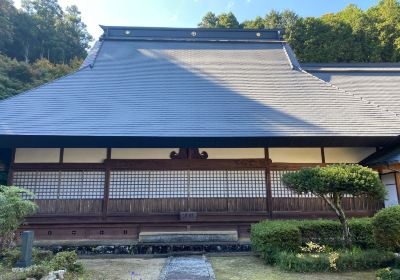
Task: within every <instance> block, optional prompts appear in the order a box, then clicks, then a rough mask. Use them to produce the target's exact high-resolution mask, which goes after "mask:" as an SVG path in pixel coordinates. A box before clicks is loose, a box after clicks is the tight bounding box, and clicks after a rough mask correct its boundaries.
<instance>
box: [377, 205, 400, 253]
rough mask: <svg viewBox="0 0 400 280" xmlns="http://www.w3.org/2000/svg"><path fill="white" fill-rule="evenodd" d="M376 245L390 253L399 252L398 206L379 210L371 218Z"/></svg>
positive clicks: (399, 224) (399, 208)
mask: <svg viewBox="0 0 400 280" xmlns="http://www.w3.org/2000/svg"><path fill="white" fill-rule="evenodd" d="M372 225H373V232H374V237H375V241H376V243H377V244H378V245H379V246H381V247H383V248H385V249H387V250H392V251H400V205H398V206H391V207H388V208H385V209H382V210H380V211H379V212H378V213H376V214H375V216H374V217H373V218H372Z"/></svg>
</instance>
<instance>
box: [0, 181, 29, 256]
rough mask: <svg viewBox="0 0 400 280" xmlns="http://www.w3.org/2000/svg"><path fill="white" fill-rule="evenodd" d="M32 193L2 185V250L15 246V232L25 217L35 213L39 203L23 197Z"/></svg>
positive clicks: (0, 230)
mask: <svg viewBox="0 0 400 280" xmlns="http://www.w3.org/2000/svg"><path fill="white" fill-rule="evenodd" d="M22 194H26V195H32V193H31V192H28V191H27V190H24V189H21V188H17V187H13V186H10V187H9V186H1V185H0V251H2V250H3V249H5V248H10V247H12V246H13V242H14V232H15V231H16V230H17V228H18V227H19V226H20V225H21V224H22V222H23V221H24V219H25V217H27V216H29V215H32V214H34V213H35V211H36V209H37V205H36V204H35V203H33V202H32V201H29V200H26V199H23V198H22Z"/></svg>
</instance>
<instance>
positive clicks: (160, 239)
mask: <svg viewBox="0 0 400 280" xmlns="http://www.w3.org/2000/svg"><path fill="white" fill-rule="evenodd" d="M238 240H239V238H238V233H237V231H235V230H232V231H227V230H225V231H178V232H143V231H142V232H140V233H139V242H140V243H168V244H170V243H212V242H237V241H238Z"/></svg>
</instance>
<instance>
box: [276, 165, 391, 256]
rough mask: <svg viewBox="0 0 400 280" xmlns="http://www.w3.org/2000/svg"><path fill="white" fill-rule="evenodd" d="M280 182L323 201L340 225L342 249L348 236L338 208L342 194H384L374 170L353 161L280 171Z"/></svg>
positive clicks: (374, 196) (346, 225)
mask: <svg viewBox="0 0 400 280" xmlns="http://www.w3.org/2000/svg"><path fill="white" fill-rule="evenodd" d="M282 182H283V184H284V185H285V186H286V187H288V188H289V189H291V190H293V191H295V192H297V193H299V194H303V193H312V194H313V195H315V196H318V197H321V198H322V199H323V200H325V202H326V203H327V204H328V205H329V206H330V207H331V208H332V210H333V211H334V212H335V214H336V216H337V217H338V219H339V221H340V223H341V225H342V233H343V245H344V247H346V248H351V238H350V230H349V225H348V221H347V217H346V214H345V212H344V210H343V207H342V199H343V197H344V196H345V195H352V196H360V195H367V196H369V197H371V198H374V199H377V200H383V199H384V198H385V194H386V193H385V188H384V186H383V184H382V182H381V180H380V179H379V175H378V173H377V172H376V171H373V170H372V169H370V168H367V167H363V166H361V165H357V164H350V165H349V164H335V165H329V166H326V167H314V168H303V169H301V170H299V171H295V172H292V173H287V174H284V175H283V177H282Z"/></svg>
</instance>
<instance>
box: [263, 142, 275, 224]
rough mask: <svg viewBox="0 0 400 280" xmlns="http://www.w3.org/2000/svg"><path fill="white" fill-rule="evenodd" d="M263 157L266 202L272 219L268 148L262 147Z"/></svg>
mask: <svg viewBox="0 0 400 280" xmlns="http://www.w3.org/2000/svg"><path fill="white" fill-rule="evenodd" d="M264 158H265V188H266V203H267V211H268V215H269V218H270V219H272V216H273V207H272V189H271V168H270V158H269V150H268V148H264Z"/></svg>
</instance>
